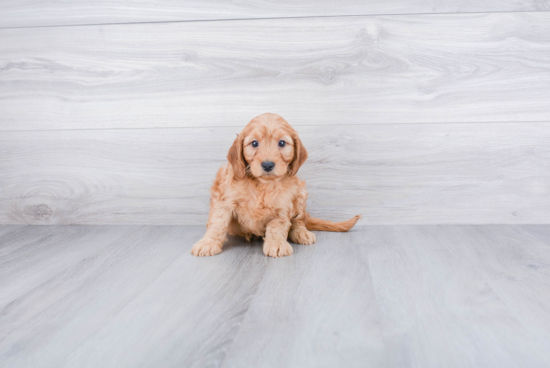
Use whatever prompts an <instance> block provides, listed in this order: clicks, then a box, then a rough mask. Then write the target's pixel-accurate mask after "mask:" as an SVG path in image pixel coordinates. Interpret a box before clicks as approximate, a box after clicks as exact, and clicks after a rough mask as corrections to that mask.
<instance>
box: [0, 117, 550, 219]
mask: <svg viewBox="0 0 550 368" xmlns="http://www.w3.org/2000/svg"><path fill="white" fill-rule="evenodd" d="M240 130H241V127H235V128H193V129H177V130H174V129H158V130H157V129H146V130H97V131H93V130H90V131H39V132H38V131H37V132H21V131H20V132H4V133H3V134H2V136H1V137H0V223H2V224H191V225H204V224H206V219H207V213H208V203H209V189H210V186H211V183H212V182H213V179H214V176H215V173H216V171H217V170H218V168H219V167H220V166H221V165H222V164H224V163H225V162H226V158H225V157H226V155H227V150H228V149H229V147H230V146H231V144H232V142H233V139H234V137H235V133H237V132H239V131H240ZM299 133H300V135H301V137H302V141H303V142H304V145H305V147H306V148H307V149H308V151H309V159H308V161H307V162H306V163H305V165H304V166H303V167H302V168H301V169H300V172H299V173H298V175H299V177H300V178H302V179H304V180H306V183H307V187H308V191H309V199H308V210H309V211H310V213H311V214H312V215H314V216H317V217H323V218H328V219H333V220H336V219H346V218H348V217H351V216H352V215H355V214H358V213H360V214H362V215H363V221H362V222H363V223H364V224H388V223H390V224H391V223H402V224H404V223H409V224H422V223H455V224H456V223H458V224H460V223H465V224H476V223H477V224H479V223H539V224H544V223H548V222H549V221H550V202H549V198H550V197H549V195H548V194H549V192H550V177H549V174H548V173H550V160H549V158H550V146H549V145H548V142H549V141H550V124H548V123H506V124H496V123H491V124H489V123H487V124H418V125H417V124H396V125H388V124H381V125H366V126H331V127H327V128H326V129H322V130H320V129H318V128H316V127H302V128H300V129H299Z"/></svg>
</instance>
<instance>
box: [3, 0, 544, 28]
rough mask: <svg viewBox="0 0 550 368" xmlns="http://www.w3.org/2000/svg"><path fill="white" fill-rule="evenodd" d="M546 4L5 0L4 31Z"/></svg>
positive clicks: (539, 3)
mask: <svg viewBox="0 0 550 368" xmlns="http://www.w3.org/2000/svg"><path fill="white" fill-rule="evenodd" d="M548 10H550V2H549V1H548V0H527V1H517V0H498V1H496V0H491V1H475V0H453V1H445V0H392V1H387V0H370V1H368V2H365V1H359V0H340V1H333V0H323V1H312V0H301V1H300V2H299V3H297V2H295V1H289V0H286V1H275V0H271V1H265V0H264V1H220V0H187V1H184V2H182V1H174V0H160V1H136V0H134V1H122V0H116V1H104V0H102V1H90V0H88V1H69V2H58V1H53V0H46V1H44V0H29V1H24V2H23V1H17V0H4V1H2V2H1V3H0V14H1V15H2V16H1V17H0V27H1V28H4V27H35V26H58V25H82V24H105V23H130V22H131V23H135V22H174V21H196V20H222V19H250V18H274V17H277V18H278V17H311V16H338V15H368V14H415V13H462V12H510V11H548Z"/></svg>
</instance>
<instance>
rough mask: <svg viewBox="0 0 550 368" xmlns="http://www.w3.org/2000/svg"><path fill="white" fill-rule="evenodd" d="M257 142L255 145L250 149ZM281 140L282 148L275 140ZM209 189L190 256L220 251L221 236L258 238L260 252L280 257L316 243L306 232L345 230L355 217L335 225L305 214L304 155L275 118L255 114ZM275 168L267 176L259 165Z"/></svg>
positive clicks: (299, 143)
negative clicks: (201, 227)
mask: <svg viewBox="0 0 550 368" xmlns="http://www.w3.org/2000/svg"><path fill="white" fill-rule="evenodd" d="M254 141H256V142H257V143H258V145H257V147H254V145H255V143H254V144H253V143H252V142H254ZM280 141H284V142H285V144H284V146H283V147H281V146H280V144H279V142H280ZM227 159H228V163H227V164H226V165H224V166H222V167H221V168H220V169H219V171H218V173H217V175H216V179H215V181H214V185H213V186H212V189H211V190H210V193H211V198H210V214H209V218H208V224H207V225H206V233H205V235H204V237H203V238H202V239H201V240H200V241H199V242H197V243H196V244H195V245H194V246H193V249H192V250H191V253H192V254H193V255H195V256H211V255H215V254H218V253H220V252H221V251H222V247H223V243H224V241H225V239H226V234H230V235H237V236H242V237H245V238H246V239H247V240H250V239H251V238H252V237H254V236H259V237H263V239H264V247H263V251H264V254H265V255H267V256H271V257H283V256H288V255H291V254H292V253H293V249H292V246H291V245H290V244H289V243H288V241H287V239H290V240H291V241H292V242H293V243H296V244H308V245H309V244H313V243H315V234H313V233H312V232H311V231H310V230H323V231H348V230H349V229H351V228H352V227H353V226H354V225H355V223H356V222H357V220H358V219H359V218H360V216H355V217H353V218H351V219H350V220H348V221H343V222H338V223H334V222H331V221H326V220H321V219H316V218H312V217H310V216H309V214H308V213H307V212H306V200H307V191H306V187H305V182H304V181H302V180H300V179H298V177H297V176H296V173H297V172H298V169H299V168H300V166H302V164H303V163H304V162H305V161H306V159H307V151H306V149H305V148H304V146H303V144H302V141H301V140H300V138H299V137H298V134H297V133H296V131H295V130H294V129H293V128H292V127H291V126H290V124H288V122H287V121H286V120H284V119H283V118H282V117H280V116H279V115H276V114H269V113H267V114H263V115H260V116H258V117H256V118H254V119H252V121H250V123H248V125H247V126H246V127H245V128H244V129H243V131H242V132H241V133H240V134H238V136H237V138H236V139H235V142H234V143H233V145H232V146H231V148H230V149H229V152H228V155H227ZM266 161H271V162H273V163H274V164H275V166H274V168H273V170H272V171H270V172H266V171H265V170H264V169H263V168H262V163H263V162H266Z"/></svg>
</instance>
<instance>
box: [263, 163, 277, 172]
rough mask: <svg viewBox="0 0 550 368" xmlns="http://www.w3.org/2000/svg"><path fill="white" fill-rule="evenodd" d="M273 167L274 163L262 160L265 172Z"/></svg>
mask: <svg viewBox="0 0 550 368" xmlns="http://www.w3.org/2000/svg"><path fill="white" fill-rule="evenodd" d="M274 167H275V163H274V162H271V161H264V162H262V169H264V171H265V172H270V171H271V170H273V168H274Z"/></svg>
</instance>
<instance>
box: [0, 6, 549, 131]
mask: <svg viewBox="0 0 550 368" xmlns="http://www.w3.org/2000/svg"><path fill="white" fill-rule="evenodd" d="M549 86H550V13H545V12H538V13H499V14H447V15H409V16H380V17H344V18H340V17H334V18H303V19H277V20H269V19H263V20H249V21H231V22H192V23H158V24H128V25H111V26H83V27H73V28H67V27H51V28H41V29H40V30H38V29H34V28H27V29H2V30H0V111H2V114H0V130H34V129H40V130H47V129H104V128H150V127H199V126H200V127H205V126H242V125H244V124H245V123H247V122H248V121H249V120H250V119H251V118H253V117H254V116H256V115H259V114H261V113H264V112H275V113H279V114H280V115H282V116H284V117H285V118H286V119H287V120H288V121H289V122H290V123H291V124H293V125H294V126H307V125H311V126H325V125H331V124H357V125H362V124H375V123H380V124H382V123H450V122H507V121H549V120H550V104H549V103H548V102H549V98H548V96H549V94H550V87H549Z"/></svg>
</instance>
